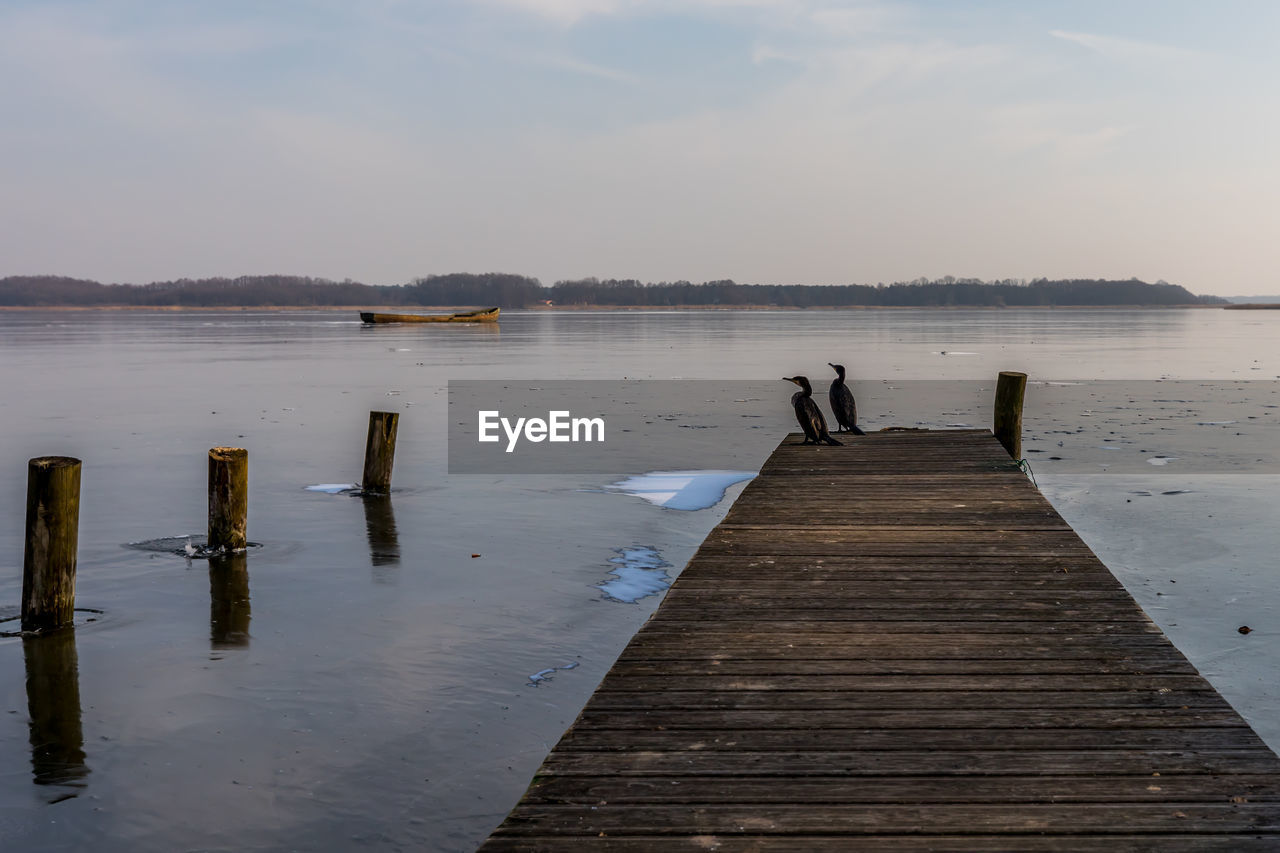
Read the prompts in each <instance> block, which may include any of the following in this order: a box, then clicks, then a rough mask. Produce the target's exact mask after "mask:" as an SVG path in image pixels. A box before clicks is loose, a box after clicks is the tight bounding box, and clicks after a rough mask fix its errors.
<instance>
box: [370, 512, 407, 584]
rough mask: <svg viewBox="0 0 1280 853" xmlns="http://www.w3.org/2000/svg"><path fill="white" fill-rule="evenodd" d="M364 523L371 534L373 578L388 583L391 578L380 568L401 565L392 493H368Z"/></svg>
mask: <svg viewBox="0 0 1280 853" xmlns="http://www.w3.org/2000/svg"><path fill="white" fill-rule="evenodd" d="M363 500H364V525H365V530H366V531H368V534H369V560H370V562H371V563H372V564H373V569H374V572H373V579H374V580H375V581H377V582H379V583H386V582H387V581H389V580H390V579H391V575H390V574H388V573H387V572H379V571H378V570H379V569H383V568H386V567H388V566H398V565H400V536H399V533H398V532H397V531H396V514H395V511H394V510H393V509H392V508H391V496H390V495H366V496H365V497H364V498H363Z"/></svg>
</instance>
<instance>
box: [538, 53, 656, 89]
mask: <svg viewBox="0 0 1280 853" xmlns="http://www.w3.org/2000/svg"><path fill="white" fill-rule="evenodd" d="M529 61H530V62H533V63H535V64H538V65H545V66H548V67H550V68H558V69H560V70H562V71H571V72H573V73H575V74H584V75H586V76H588V77H599V78H600V79H602V80H612V81H613V82H615V83H627V84H630V85H634V84H636V83H639V82H640V78H639V77H637V76H636V75H634V74H628V73H627V72H625V71H619V70H618V69H616V68H609V67H607V66H604V65H597V64H595V63H593V62H585V61H583V60H581V59H575V58H574V57H572V56H557V55H550V54H540V55H534V56H530V57H529Z"/></svg>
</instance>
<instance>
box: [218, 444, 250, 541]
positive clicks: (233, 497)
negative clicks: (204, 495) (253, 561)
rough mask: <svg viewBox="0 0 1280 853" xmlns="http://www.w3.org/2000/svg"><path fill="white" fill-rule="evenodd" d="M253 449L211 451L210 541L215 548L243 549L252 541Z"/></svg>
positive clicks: (220, 448)
mask: <svg viewBox="0 0 1280 853" xmlns="http://www.w3.org/2000/svg"><path fill="white" fill-rule="evenodd" d="M248 514H249V451H247V450H245V449H244V448H242V447H214V448H211V449H210V450H209V543H208V547H209V549H210V550H211V551H212V550H221V551H228V552H229V551H240V550H243V549H244V548H245V546H247V545H248V544H249V540H248V539H247V538H246V536H245V520H246V517H247V516H248Z"/></svg>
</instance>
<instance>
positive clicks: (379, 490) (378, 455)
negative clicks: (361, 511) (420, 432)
mask: <svg viewBox="0 0 1280 853" xmlns="http://www.w3.org/2000/svg"><path fill="white" fill-rule="evenodd" d="M399 422H400V415H398V414H397V413H395V412H370V413H369V438H368V440H367V441H365V445H364V477H362V478H361V480H360V488H361V489H363V490H364V491H366V492H370V493H372V494H379V495H385V494H387V493H388V492H390V491H391V464H392V462H394V461H395V456H396V426H397V425H398V424H399Z"/></svg>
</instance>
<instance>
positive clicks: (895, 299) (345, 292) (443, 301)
mask: <svg viewBox="0 0 1280 853" xmlns="http://www.w3.org/2000/svg"><path fill="white" fill-rule="evenodd" d="M1225 301H1226V300H1223V299H1220V298H1218V297H1216V296H1196V295H1195V294H1193V293H1191V292H1190V291H1188V290H1186V289H1185V288H1183V287H1181V286H1180V285H1176V284H1168V283H1166V282H1163V281H1159V282H1156V283H1155V284H1149V283H1147V282H1144V281H1139V280H1138V279H1128V280H1126V281H1107V280H1103V279H1071V280H1063V281H1050V280H1048V279H1043V278H1038V279H1034V280H1032V281H1024V280H1014V279H1005V280H1002V281H989V282H983V281H978V280H977V279H957V278H953V277H951V276H947V277H945V278H941V279H936V280H932V281H930V280H928V279H923V278H921V279H916V280H915V281H909V282H895V283H893V284H876V285H868V284H845V285H830V286H826V285H804V284H738V283H737V282H734V281H729V280H724V281H709V282H704V283H702V284H693V283H691V282H688V281H675V282H665V281H664V282H659V283H656V284H646V283H642V282H640V281H637V280H635V279H624V280H619V279H604V280H601V279H597V278H584V279H577V280H572V281H558V282H556V283H555V284H554V285H552V286H551V287H545V286H543V284H542V283H541V282H539V281H538V280H537V279H536V278H530V277H528V276H522V275H512V274H508V273H480V274H475V273H450V274H447V275H431V276H427V277H426V278H419V279H415V280H414V281H412V282H411V283H409V284H404V285H370V284H361V283H359V282H355V281H351V280H350V279H348V280H346V281H341V282H336V281H330V280H328V279H320V278H307V277H302V276H287V275H266V276H241V277H240V278H205V279H178V280H176V281H161V282H153V283H151V284H141V285H139V284H101V283H99V282H96V281H89V280H86V279H75V278H63V277H58V276H10V277H8V278H3V279H0V306H24V307H35V306H48V307H55V306H76V307H92V306H116V305H122V306H143V307H146V306H152V307H170V306H178V307H193V308H194V307H232V306H247V307H264V308H265V307H273V306H315V307H324V306H380V305H391V306H395V305H404V306H413V305H418V306H422V305H440V306H475V307H489V306H499V307H502V308H523V307H528V306H531V305H543V304H547V303H550V304H553V305H607V306H631V307H667V306H681V305H712V306H725V307H733V306H747V305H766V306H777V307H782V308H838V307H859V306H861V307H951V306H956V307H966V306H967V307H1010V308H1014V307H1039V306H1044V307H1048V306H1055V305H1062V306H1068V305H1203V304H1221V303H1224V302H1225Z"/></svg>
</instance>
